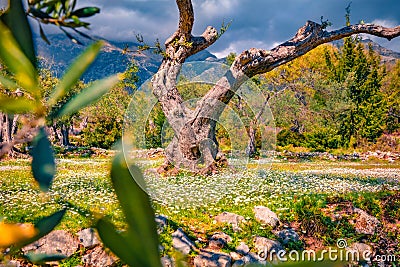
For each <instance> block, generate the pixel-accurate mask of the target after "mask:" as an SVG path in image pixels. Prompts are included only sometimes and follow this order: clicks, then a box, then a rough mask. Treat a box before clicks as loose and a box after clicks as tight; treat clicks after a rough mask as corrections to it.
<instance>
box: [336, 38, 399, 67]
mask: <svg viewBox="0 0 400 267" xmlns="http://www.w3.org/2000/svg"><path fill="white" fill-rule="evenodd" d="M361 42H362V43H363V44H364V45H365V46H366V47H367V46H368V45H369V44H371V46H372V48H373V49H374V51H375V52H377V53H378V54H379V55H380V56H381V58H382V63H388V64H394V63H395V62H396V60H398V59H400V53H399V52H396V51H393V50H390V49H387V48H386V47H383V46H381V45H380V44H378V43H376V42H374V41H372V40H371V39H363V40H361ZM332 44H333V45H334V46H336V47H338V48H340V47H342V46H343V40H338V41H334V42H332Z"/></svg>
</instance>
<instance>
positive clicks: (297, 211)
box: [0, 158, 400, 266]
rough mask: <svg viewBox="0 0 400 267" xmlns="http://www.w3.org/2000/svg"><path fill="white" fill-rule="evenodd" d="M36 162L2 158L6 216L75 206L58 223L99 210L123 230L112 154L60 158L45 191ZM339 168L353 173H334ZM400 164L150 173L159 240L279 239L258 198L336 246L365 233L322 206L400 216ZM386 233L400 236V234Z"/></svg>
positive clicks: (78, 223)
mask: <svg viewBox="0 0 400 267" xmlns="http://www.w3.org/2000/svg"><path fill="white" fill-rule="evenodd" d="M158 161H159V159H157V161H141V165H142V167H143V168H144V169H148V168H151V167H154V166H155V163H156V162H158ZM29 163H30V162H29V161H28V160H11V161H3V162H0V170H1V172H0V216H1V217H3V219H4V220H5V221H8V222H35V221H37V220H38V219H40V218H41V217H43V216H46V215H49V214H51V213H52V212H55V211H56V210H59V209H61V208H64V207H68V212H67V213H66V216H65V218H64V219H63V221H62V223H61V225H60V226H58V229H66V230H68V231H70V232H71V233H76V232H77V231H78V230H80V229H81V228H86V227H90V226H91V224H92V221H93V218H94V217H97V216H106V217H108V218H110V219H111V221H112V222H113V223H114V224H115V225H116V226H117V227H119V228H120V229H123V228H124V227H125V223H124V218H123V215H122V213H121V211H120V209H119V206H118V203H117V199H116V196H115V194H114V191H113V189H112V187H111V183H110V180H109V169H110V159H100V158H91V159H58V160H57V166H58V167H57V170H58V172H57V175H56V177H55V180H54V184H53V186H52V188H51V190H50V191H49V192H48V193H46V194H43V193H41V192H40V191H39V188H38V186H37V185H35V184H34V182H33V177H32V175H31V173H30V167H29ZM367 166H368V167H369V168H367ZM396 166H398V165H396ZM268 167H269V166H268ZM338 167H340V168H346V169H348V170H349V172H347V173H345V174H340V173H336V172H332V170H334V169H336V168H338ZM371 168H379V169H388V170H390V171H389V172H388V174H387V175H382V176H381V177H379V178H377V177H371V176H369V175H368V172H366V174H367V175H363V174H362V172H359V170H362V171H364V170H367V171H368V169H371ZM310 170H318V172H315V173H314V172H310ZM397 170H399V171H398V172H397V173H400V168H397V167H393V166H386V165H382V166H381V165H378V166H377V165H373V166H370V165H366V166H363V165H362V163H358V162H357V163H345V164H342V163H324V162H307V163H287V162H283V163H282V162H277V163H274V164H273V165H272V167H271V168H270V169H269V168H266V169H265V170H263V169H258V170H257V169H253V170H239V171H238V170H235V171H233V170H225V171H224V172H222V173H220V174H218V175H215V176H212V177H203V176H193V175H186V174H185V175H179V176H177V177H164V178H160V177H157V176H155V175H154V174H151V172H149V173H147V174H146V175H145V177H146V181H147V184H148V187H149V188H150V190H149V194H150V196H152V198H153V200H154V201H153V206H154V208H155V210H156V213H158V214H163V215H166V216H167V217H168V218H169V221H170V225H169V226H168V227H167V229H166V230H165V231H164V233H162V234H161V236H160V243H161V244H162V245H163V247H164V248H165V250H164V252H163V254H172V253H173V251H172V248H171V233H172V232H173V231H175V230H176V229H177V228H178V227H181V228H183V230H184V231H185V232H187V233H188V234H189V236H190V237H191V238H192V239H193V240H198V242H197V245H198V246H199V247H204V246H205V245H206V242H205V240H207V239H208V238H209V237H210V236H211V235H212V234H213V233H215V232H217V231H223V232H225V233H227V234H229V235H230V236H231V237H232V238H233V242H232V243H231V244H229V246H228V247H227V248H226V250H234V248H235V247H236V246H237V245H238V244H239V243H240V242H242V241H244V242H246V243H247V244H249V245H250V247H251V244H252V242H251V240H252V239H253V238H254V236H256V235H259V236H265V237H268V238H272V239H276V237H275V236H274V234H273V233H272V232H271V230H272V229H271V228H269V227H266V226H264V225H262V224H260V223H258V222H256V221H255V220H254V214H253V207H254V206H256V205H264V206H267V207H269V208H270V209H271V210H273V211H275V212H276V213H277V214H278V216H279V217H280V219H281V221H282V222H283V223H284V224H286V225H290V224H291V223H293V222H302V229H304V230H306V231H314V233H313V235H314V236H315V237H316V238H319V239H320V240H322V242H323V243H324V245H328V246H329V245H330V246H334V245H335V242H336V240H337V239H338V238H347V239H349V240H353V241H357V240H362V239H363V238H365V236H362V235H359V234H356V233H355V231H354V227H353V226H352V225H350V224H349V223H348V222H347V221H346V220H344V221H341V222H340V223H338V222H333V221H332V220H331V219H330V218H329V216H327V215H326V214H324V213H323V212H322V211H321V210H322V209H323V208H325V207H326V206H327V205H328V204H330V203H337V202H345V201H350V202H352V203H353V204H354V206H356V207H359V208H361V209H364V210H366V211H367V212H368V213H370V214H372V215H374V216H376V217H377V218H378V219H381V220H382V219H388V220H389V221H390V220H391V221H392V222H398V221H397V218H398V217H399V215H400V214H399V207H400V200H399V198H397V197H393V196H396V194H398V192H399V189H400V187H399V182H398V178H396V177H393V176H392V174H393V173H395V172H396V171H397ZM393 171H394V172H393ZM353 172H354V173H353ZM223 211H229V212H234V213H237V214H240V215H242V216H244V217H245V218H246V222H245V223H243V224H242V225H241V228H242V229H243V231H241V232H234V231H233V229H232V227H231V226H229V225H224V224H216V223H214V220H213V217H214V216H216V215H218V214H219V213H221V212H223ZM387 235H388V236H389V237H390V238H392V239H393V240H396V239H397V240H400V237H399V234H398V233H391V232H390V233H387ZM372 238H378V237H371V239H372ZM302 247H304V243H303V242H298V243H290V244H288V245H287V246H286V248H287V249H291V248H296V249H300V248H302ZM78 260H79V259H78V257H76V259H75V258H72V259H70V260H67V261H65V262H64V263H63V264H64V265H62V266H75V265H74V264H75V261H77V262H76V264H79V263H78Z"/></svg>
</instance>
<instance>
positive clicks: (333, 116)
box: [0, 37, 400, 156]
mask: <svg viewBox="0 0 400 267" xmlns="http://www.w3.org/2000/svg"><path fill="white" fill-rule="evenodd" d="M234 56H235V55H233V54H231V55H230V56H228V58H227V63H228V64H231V63H232V61H233V59H234ZM2 72H3V74H6V72H7V70H5V69H2ZM136 72H137V67H136V66H135V65H134V64H133V63H132V64H131V65H130V66H129V67H128V68H127V71H126V72H125V79H124V81H123V82H121V83H120V84H119V85H118V86H117V87H115V88H114V89H113V90H111V91H110V92H109V93H108V94H106V95H105V96H104V97H103V98H102V99H101V100H100V101H99V102H97V103H96V104H94V105H92V106H89V107H87V108H85V109H83V110H82V111H80V112H79V113H76V114H72V115H69V116H64V117H62V118H61V119H58V120H57V121H48V122H47V125H48V129H49V131H50V132H51V133H52V137H53V141H54V142H55V143H56V144H59V145H61V146H70V145H74V146H95V147H101V148H111V147H112V145H113V144H114V142H115V141H116V140H118V139H120V138H121V133H122V128H123V121H124V113H125V110H126V108H127V107H128V105H129V102H130V99H131V96H130V93H132V88H133V89H135V88H136V86H135V83H136V82H137V81H138V80H137V76H136V75H135V74H136ZM399 73H400V62H399V61H397V64H394V65H393V64H392V65H385V64H382V63H381V59H380V56H379V55H377V54H376V53H375V52H374V51H373V49H372V47H371V46H368V47H365V46H364V44H363V43H362V42H361V39H360V38H359V37H348V38H346V39H345V40H344V44H343V46H342V47H341V48H339V49H338V48H336V47H334V46H333V45H325V46H321V47H318V48H316V49H314V50H313V51H312V52H310V53H308V54H306V55H305V56H303V57H300V58H298V59H296V60H294V61H292V62H290V63H288V64H286V65H283V66H281V67H279V68H276V69H275V70H273V71H271V72H268V73H267V74H264V75H259V76H256V77H254V78H253V82H255V83H256V84H257V85H258V86H259V87H260V88H261V89H262V92H263V94H265V97H266V98H265V99H266V100H269V101H268V104H269V106H270V107H271V109H272V113H273V115H274V120H275V126H276V127H277V128H278V132H279V133H278V140H277V141H278V145H280V146H283V147H285V146H288V145H292V146H302V147H307V148H309V149H313V150H327V149H335V148H348V147H356V146H358V147H360V146H363V145H365V144H367V143H373V142H376V140H377V139H378V138H379V137H381V136H382V134H383V133H389V134H391V133H396V132H398V131H399V130H400V118H399V117H400V116H399V114H400V94H399V89H400V87H399V84H400V75H399ZM188 82H189V81H187V80H186V78H185V77H181V78H180V82H179V83H178V89H179V91H180V93H181V94H182V95H183V96H184V99H186V100H189V99H196V98H200V97H203V96H204V95H205V94H206V92H207V91H208V90H209V89H210V85H204V84H191V85H190V86H187V85H186V86H181V85H179V84H187V83H188ZM40 83H41V84H42V88H44V90H47V91H45V92H43V95H44V96H45V97H48V94H49V92H50V91H51V89H52V88H54V86H55V85H56V84H57V83H58V79H57V78H56V77H54V76H53V75H52V73H51V71H50V70H49V69H42V70H41V72H40ZM84 87H85V84H83V83H82V82H80V83H78V84H77V85H76V86H75V87H74V88H73V89H72V90H70V92H69V93H68V95H66V96H65V97H64V98H63V99H61V100H60V102H59V103H58V105H57V106H61V105H63V103H64V102H65V101H66V100H67V99H69V98H70V97H71V95H74V94H76V93H78V92H80V91H81V90H82V89H83V88H84ZM128 88H130V89H128ZM2 90H5V89H2ZM20 93H21V92H19V91H18V90H17V91H15V92H8V94H20ZM245 104H246V103H244V101H242V100H241V98H240V96H239V95H237V96H236V97H234V98H233V99H232V101H231V102H230V103H229V106H230V108H232V110H234V112H235V113H236V114H238V116H239V117H240V119H241V121H242V122H243V123H244V124H245V131H244V132H243V133H242V134H247V136H248V138H249V141H248V145H247V152H248V155H249V156H256V155H257V149H259V148H260V147H261V141H260V139H261V138H265V136H264V137H262V136H261V133H260V131H259V130H257V127H258V126H257V125H256V124H257V120H254V118H255V117H257V114H251V111H250V110H249V109H248V107H246V106H245ZM266 104H267V103H265V104H264V105H266ZM57 106H55V107H53V110H50V111H49V112H56V111H57ZM0 115H1V120H0V126H1V131H0V141H1V143H3V144H5V143H10V142H12V141H13V139H14V134H15V133H16V132H17V130H18V128H21V127H22V125H23V123H24V120H26V119H27V118H23V117H20V116H19V115H13V114H5V113H2V114H0ZM258 116H260V114H258ZM165 124H166V117H165V115H164V113H163V111H162V108H161V105H160V104H157V105H156V106H155V108H154V110H153V111H152V113H151V114H150V115H149V116H148V118H147V121H146V123H145V126H144V130H145V137H146V140H145V146H146V147H147V148H152V147H161V146H162V145H163V143H162V141H163V140H168V139H169V141H170V139H171V136H173V134H172V133H171V132H168V131H167V132H163V130H164V131H165V127H164V126H165ZM163 127H164V128H163ZM231 127H236V126H235V125H234V124H231ZM230 130H231V129H229V125H228V129H225V128H224V127H221V125H219V124H217V129H216V137H217V140H218V143H219V145H220V146H221V147H222V148H229V147H231V145H232V144H231V139H230V136H229V134H228V132H229V131H230ZM14 149H16V150H18V148H14Z"/></svg>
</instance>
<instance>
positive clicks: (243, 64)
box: [152, 0, 400, 172]
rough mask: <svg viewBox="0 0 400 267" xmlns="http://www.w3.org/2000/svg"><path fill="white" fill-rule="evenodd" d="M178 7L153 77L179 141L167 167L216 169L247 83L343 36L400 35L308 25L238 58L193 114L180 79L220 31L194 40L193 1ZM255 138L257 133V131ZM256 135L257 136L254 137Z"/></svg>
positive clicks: (369, 27)
mask: <svg viewBox="0 0 400 267" xmlns="http://www.w3.org/2000/svg"><path fill="white" fill-rule="evenodd" d="M176 3H177V6H178V9H179V25H178V29H177V31H176V32H175V33H174V34H172V36H171V37H169V38H168V39H167V40H166V42H165V47H166V50H165V56H164V58H163V61H162V64H161V66H160V68H159V70H158V72H157V73H156V74H155V76H154V77H153V79H152V85H153V93H154V95H155V96H156V97H157V98H158V100H159V101H160V103H161V107H162V110H163V112H164V113H165V116H166V118H167V120H168V122H169V124H170V125H171V127H172V129H173V131H174V134H175V137H174V138H173V140H172V142H171V143H170V145H169V146H168V147H167V149H166V159H167V161H166V163H165V164H164V165H163V168H164V169H166V168H167V166H168V165H170V164H173V165H174V167H175V168H178V169H179V168H180V167H185V168H188V169H190V170H191V171H194V172H207V171H209V170H215V158H216V156H217V154H218V143H217V141H216V138H215V126H216V122H217V121H218V118H219V117H220V115H221V113H222V112H223V110H224V107H225V105H226V104H228V103H229V102H230V100H231V99H232V97H233V96H234V95H235V92H236V91H237V90H238V89H239V87H240V86H241V85H242V84H243V83H244V82H245V81H246V80H247V79H248V78H251V77H253V76H255V75H257V74H261V73H266V72H268V71H271V70H273V69H274V68H276V67H278V66H280V65H282V64H285V63H287V62H289V61H291V60H293V59H295V58H297V57H299V56H301V55H304V54H305V53H307V52H309V51H311V50H312V49H314V48H316V47H317V46H319V45H321V44H324V43H328V42H331V41H334V40H339V39H342V38H344V37H347V36H350V35H353V34H358V33H367V34H371V35H375V36H378V37H382V38H386V39H388V40H391V39H393V38H395V37H398V36H399V35H400V26H397V27H395V28H386V27H382V26H379V25H373V24H356V25H350V26H347V27H344V28H342V29H339V30H334V31H326V30H325V29H324V28H323V27H322V26H321V25H320V24H318V23H315V22H312V21H307V23H306V24H305V25H304V26H303V27H301V28H300V29H299V30H298V31H297V33H296V35H295V36H294V37H293V38H292V39H290V40H289V41H287V42H285V43H283V44H281V45H278V46H277V47H275V48H273V49H272V50H271V51H267V50H264V49H256V48H252V49H249V50H246V51H243V52H242V53H241V54H239V55H238V56H237V57H236V58H235V60H234V62H233V64H232V65H231V67H230V69H229V71H227V73H226V74H225V75H224V76H223V77H221V79H220V80H219V81H218V82H217V83H216V84H215V86H214V87H213V88H212V89H211V90H210V91H209V92H207V94H206V95H205V96H204V97H203V98H202V99H201V100H200V101H199V102H198V103H197V105H196V109H195V110H194V111H191V110H189V109H188V108H187V107H185V105H184V102H183V98H182V96H181V95H180V93H179V92H178V89H177V76H178V75H179V72H180V70H181V67H182V64H183V63H184V61H185V60H186V58H188V57H189V56H191V55H193V54H195V53H197V52H199V51H201V50H204V49H206V48H207V47H208V46H210V45H211V44H213V43H214V42H215V41H216V40H217V39H218V37H219V34H218V32H217V30H216V29H215V28H213V27H211V26H209V27H207V29H206V30H205V31H204V33H203V34H202V35H201V36H198V37H195V36H192V33H191V32H192V29H193V24H194V12H193V6H192V2H191V1H190V0H176ZM252 134H255V132H254V133H252ZM253 137H254V136H253Z"/></svg>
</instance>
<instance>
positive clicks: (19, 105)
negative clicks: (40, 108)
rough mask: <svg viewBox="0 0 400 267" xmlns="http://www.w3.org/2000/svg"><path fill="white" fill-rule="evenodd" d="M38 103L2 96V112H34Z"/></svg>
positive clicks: (0, 104)
mask: <svg viewBox="0 0 400 267" xmlns="http://www.w3.org/2000/svg"><path fill="white" fill-rule="evenodd" d="M36 107H37V105H36V103H35V102H33V101H32V100H29V99H26V98H24V97H19V98H15V97H10V96H1V95H0V110H1V111H3V112H6V113H11V114H19V113H27V112H30V111H33V110H34V109H35V108H36Z"/></svg>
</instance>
